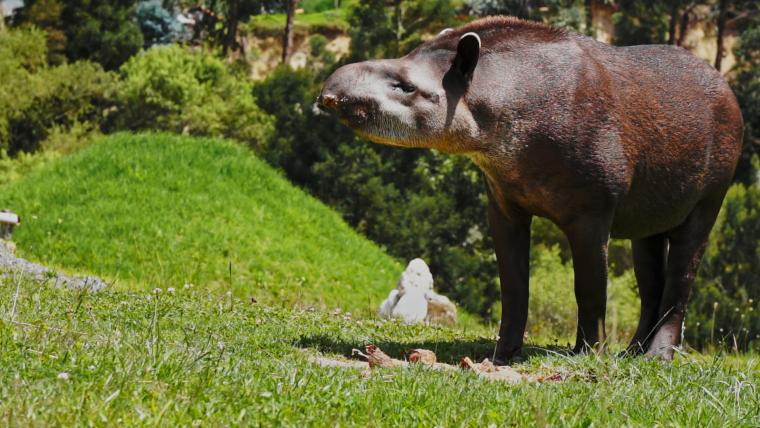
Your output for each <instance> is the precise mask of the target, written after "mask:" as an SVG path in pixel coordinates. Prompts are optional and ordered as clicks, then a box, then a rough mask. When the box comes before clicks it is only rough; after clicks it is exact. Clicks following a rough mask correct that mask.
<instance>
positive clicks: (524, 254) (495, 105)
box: [318, 17, 743, 363]
mask: <svg viewBox="0 0 760 428" xmlns="http://www.w3.org/2000/svg"><path fill="white" fill-rule="evenodd" d="M318 104H319V105H320V107H321V108H323V109H326V110H332V111H334V112H336V113H337V115H338V116H339V117H340V119H341V120H342V121H343V122H344V123H345V124H347V125H348V126H350V127H351V128H353V129H354V130H356V132H358V133H359V134H360V135H363V136H365V137H366V138H368V139H369V140H371V141H374V142H377V143H381V144H389V145H394V146H400V147H429V148H432V149H437V150H441V151H443V152H448V153H459V154H464V155H466V156H468V157H470V158H471V159H472V160H473V161H474V162H475V163H476V164H477V165H478V167H480V169H481V170H482V171H483V173H484V175H485V181H486V184H487V189H488V195H489V201H490V203H489V221H490V224H491V233H492V235H493V238H494V243H495V245H496V256H497V259H498V264H499V275H500V279H501V296H502V320H501V328H500V330H499V339H498V344H497V350H496V360H497V361H498V362H502V363H503V362H506V361H507V360H509V359H511V358H513V357H515V356H517V355H519V354H520V353H521V350H522V345H523V335H524V332H525V323H526V320H527V316H528V258H529V256H528V254H529V245H530V223H531V218H532V216H534V215H535V216H541V217H545V218H548V219H549V220H551V221H553V222H554V223H555V224H557V226H558V227H559V228H560V229H561V230H562V231H563V232H564V233H565V234H566V235H567V238H568V240H569V242H570V247H571V250H572V256H573V267H574V272H575V296H576V300H577V304H578V329H577V340H576V344H575V349H574V351H576V352H581V351H584V350H586V349H587V348H588V347H589V346H593V345H595V344H603V343H604V342H603V341H604V317H605V307H606V297H607V295H606V288H607V242H608V240H609V239H610V236H611V237H613V238H627V239H631V240H632V242H633V260H634V269H635V272H636V280H637V282H638V287H639V292H640V295H641V318H640V320H639V325H638V329H637V331H636V334H635V336H634V337H633V340H632V341H631V344H630V347H629V351H630V352H633V353H644V352H646V353H647V354H648V355H650V356H658V357H661V358H664V359H666V360H670V359H672V357H673V350H674V348H675V347H676V346H678V345H679V344H680V342H681V334H682V328H683V327H682V323H683V320H684V313H685V310H686V303H687V300H688V297H689V292H690V288H691V286H692V282H693V280H694V275H695V273H696V271H697V267H698V265H699V262H700V259H701V257H702V253H703V251H704V248H705V245H706V242H707V238H708V235H709V232H710V229H711V228H712V226H713V223H714V222H715V218H716V216H717V214H718V211H719V209H720V205H721V203H722V201H723V197H724V195H725V193H726V190H727V188H728V186H729V184H730V183H731V179H732V177H733V175H734V169H735V167H736V163H737V161H738V159H739V154H740V151H741V139H742V127H743V125H742V118H741V112H740V110H739V107H738V105H737V102H736V98H735V97H734V94H733V93H732V92H731V89H730V88H729V86H728V85H727V84H726V82H725V81H724V80H723V78H722V77H721V75H720V74H719V73H718V72H717V71H715V70H714V69H713V68H711V67H710V66H709V65H708V64H706V63H705V62H704V61H702V60H701V59H698V58H696V57H694V56H692V55H691V54H690V53H689V52H687V51H686V50H684V49H681V48H677V47H673V46H656V45H652V46H632V47H613V46H609V45H606V44H603V43H600V42H597V41H595V40H593V39H591V38H589V37H585V36H581V35H579V34H576V33H573V32H570V31H565V30H561V29H556V28H551V27H548V26H545V25H543V24H540V23H534V22H528V21H522V20H518V19H515V18H509V17H493V18H485V19H481V20H477V21H474V22H472V23H470V24H467V25H465V26H463V27H461V28H458V29H447V30H444V31H442V32H441V33H440V34H439V35H438V36H436V37H435V38H433V39H431V40H429V41H427V42H425V43H423V44H422V45H420V46H419V47H417V48H416V49H415V50H413V51H412V52H411V53H409V54H408V55H406V56H404V57H402V58H398V59H386V60H375V61H366V62H360V63H356V64H349V65H346V66H343V67H341V68H339V69H338V70H337V71H335V73H334V74H333V75H332V76H330V77H329V78H328V79H327V81H326V82H325V84H324V87H323V89H322V92H321V94H320V96H319V99H318Z"/></svg>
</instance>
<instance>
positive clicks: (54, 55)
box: [13, 0, 66, 65]
mask: <svg viewBox="0 0 760 428" xmlns="http://www.w3.org/2000/svg"><path fill="white" fill-rule="evenodd" d="M62 13H63V3H62V2H61V1H60V0H37V1H34V2H27V6H26V7H22V8H19V9H16V10H15V11H14V17H13V20H14V22H24V23H29V24H32V25H35V26H37V27H39V28H42V29H44V30H45V32H46V37H47V52H48V62H49V63H50V64H52V65H57V64H61V63H63V62H64V61H65V60H66V33H65V32H64V23H63V22H62V21H61V14H62Z"/></svg>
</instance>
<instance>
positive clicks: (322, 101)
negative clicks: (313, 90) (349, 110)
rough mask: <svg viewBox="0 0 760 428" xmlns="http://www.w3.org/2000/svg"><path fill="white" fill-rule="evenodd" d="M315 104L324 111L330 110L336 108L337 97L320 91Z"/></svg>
mask: <svg viewBox="0 0 760 428" xmlns="http://www.w3.org/2000/svg"><path fill="white" fill-rule="evenodd" d="M317 106H318V107H319V109H320V110H322V111H324V112H328V113H329V112H330V111H331V110H336V109H337V108H338V97H337V96H336V95H333V94H330V93H327V94H325V93H320V94H319V96H318V97H317Z"/></svg>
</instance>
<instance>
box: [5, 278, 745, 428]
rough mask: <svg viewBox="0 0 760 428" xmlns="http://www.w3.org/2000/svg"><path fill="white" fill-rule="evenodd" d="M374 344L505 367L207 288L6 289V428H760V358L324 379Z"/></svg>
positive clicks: (465, 337)
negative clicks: (509, 379) (489, 375)
mask: <svg viewBox="0 0 760 428" xmlns="http://www.w3.org/2000/svg"><path fill="white" fill-rule="evenodd" d="M367 343H376V344H377V345H379V346H380V347H381V348H382V349H384V350H385V351H387V352H388V353H389V354H391V355H392V356H394V357H399V356H401V355H402V351H403V350H407V349H413V348H417V347H426V348H428V349H433V350H435V351H436V352H437V354H438V356H439V358H440V359H441V360H443V361H445V362H449V363H455V362H456V361H457V360H458V358H459V357H461V356H464V355H469V356H471V357H473V358H474V359H477V360H480V359H481V358H483V357H486V356H490V355H491V352H492V351H493V338H492V337H487V336H484V335H479V334H476V333H473V332H472V331H457V330H452V329H449V328H435V327H428V326H404V325H400V324H398V323H396V322H383V321H379V320H366V319H355V318H349V317H345V318H344V317H342V316H341V317H336V316H333V315H330V314H328V313H324V312H320V311H316V312H312V311H301V310H290V309H283V308H276V307H270V306H265V305H261V304H251V303H250V301H249V300H241V299H236V298H229V297H226V296H224V295H219V294H218V293H209V292H207V291H205V290H202V289H200V288H199V287H194V288H192V289H183V288H180V289H177V290H176V291H175V292H174V293H169V292H167V291H166V290H164V291H162V292H160V293H150V292H148V293H146V292H139V293H138V292H127V291H119V290H106V291H105V292H101V293H97V294H89V293H81V292H71V291H67V290H60V289H55V288H53V287H52V286H51V285H50V284H47V285H40V284H35V283H30V282H26V281H23V280H22V281H11V280H9V279H7V278H2V277H0V349H2V351H1V352H0V421H2V422H0V425H2V426H92V425H94V426H100V425H103V426H111V425H114V426H203V427H206V426H209V427H216V426H240V425H242V426H293V427H304V426H317V427H323V426H370V427H372V426H399V427H416V426H446V427H460V426H473V427H475V426H477V427H485V426H500V427H501V426H568V427H581V426H582V427H589V426H601V427H605V426H609V427H617V426H643V427H650V426H675V427H679V426H699V427H713V426H715V427H723V426H730V427H757V426H760V401H758V397H760V395H758V394H757V388H758V387H759V386H760V384H759V383H758V382H759V381H760V378H759V377H758V376H760V364H759V363H758V359H757V356H756V355H755V356H753V355H743V356H742V355H739V356H733V355H726V356H709V357H706V356H700V355H693V354H691V355H679V356H678V358H677V359H676V361H675V362H674V363H673V364H663V363H660V362H658V361H649V360H645V359H642V358H638V359H618V358H615V357H612V356H609V355H607V356H603V357H594V356H588V357H571V358H568V357H566V356H563V355H561V354H556V353H553V352H551V351H550V350H544V349H535V348H534V349H532V353H533V357H531V358H530V359H529V360H528V361H527V362H526V363H524V364H520V365H518V366H516V368H517V369H518V370H519V371H521V372H525V373H529V374H535V375H551V374H559V375H560V379H557V380H555V381H550V382H545V383H532V384H531V383H525V384H519V385H509V384H504V383H494V382H489V381H485V380H482V379H479V378H478V377H476V376H475V375H474V374H472V373H470V372H464V371H454V372H431V371H430V370H426V369H424V368H419V367H418V368H412V369H395V370H394V369H384V370H383V369H378V370H376V371H375V372H374V373H373V374H372V375H370V376H365V375H362V374H361V372H360V371H359V370H356V369H339V368H324V367H320V366H317V365H315V364H313V363H311V362H309V360H308V357H309V356H314V355H317V354H318V353H323V354H328V355H331V354H340V355H347V354H349V353H350V350H351V348H354V347H355V348H361V347H362V346H363V345H364V344H367Z"/></svg>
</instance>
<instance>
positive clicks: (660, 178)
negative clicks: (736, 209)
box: [610, 162, 711, 239]
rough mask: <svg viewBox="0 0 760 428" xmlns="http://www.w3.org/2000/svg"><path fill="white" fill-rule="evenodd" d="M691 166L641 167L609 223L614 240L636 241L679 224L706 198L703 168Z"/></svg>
mask: <svg viewBox="0 0 760 428" xmlns="http://www.w3.org/2000/svg"><path fill="white" fill-rule="evenodd" d="M700 163H701V162H698V163H696V164H695V163H692V164H690V166H689V167H684V165H683V164H679V165H656V166H652V167H649V168H647V167H640V168H638V169H637V171H636V173H635V174H634V176H633V178H632V182H631V184H630V187H629V189H628V191H627V192H626V193H624V194H622V195H620V197H619V199H618V201H617V204H616V207H615V213H614V216H613V221H612V228H611V230H610V234H611V236H612V237H613V238H626V239H639V238H644V237H647V236H651V235H655V234H658V233H663V232H666V231H668V230H671V229H673V228H675V227H678V226H679V225H680V224H682V223H683V222H684V221H685V220H686V218H687V217H688V215H689V214H690V213H691V212H692V210H693V209H694V207H695V206H696V205H697V204H698V203H699V201H700V200H702V199H703V198H704V197H705V193H706V189H707V187H708V186H709V184H711V183H709V182H707V181H706V177H705V171H704V168H705V167H706V165H704V164H700Z"/></svg>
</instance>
